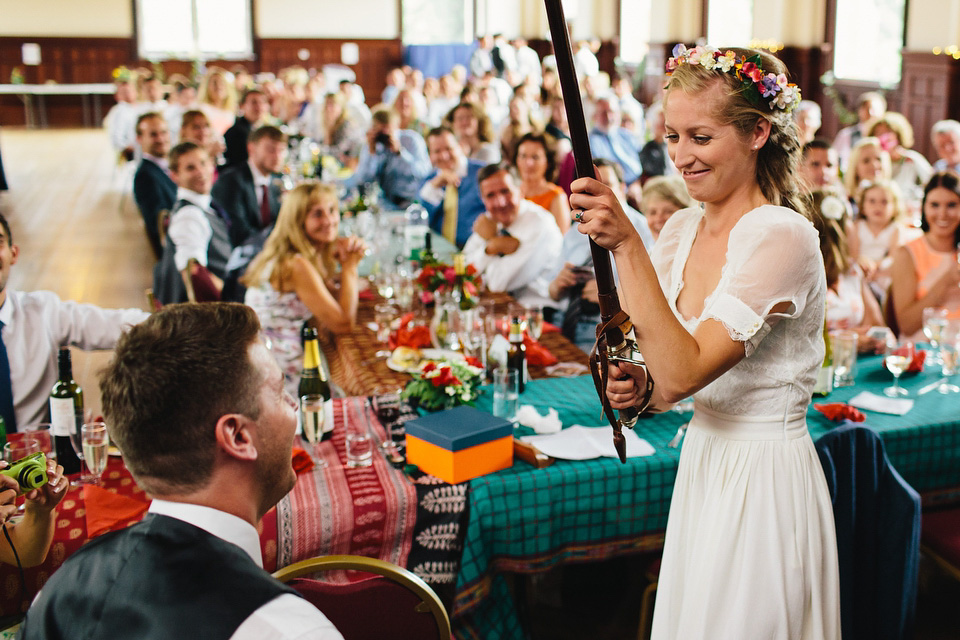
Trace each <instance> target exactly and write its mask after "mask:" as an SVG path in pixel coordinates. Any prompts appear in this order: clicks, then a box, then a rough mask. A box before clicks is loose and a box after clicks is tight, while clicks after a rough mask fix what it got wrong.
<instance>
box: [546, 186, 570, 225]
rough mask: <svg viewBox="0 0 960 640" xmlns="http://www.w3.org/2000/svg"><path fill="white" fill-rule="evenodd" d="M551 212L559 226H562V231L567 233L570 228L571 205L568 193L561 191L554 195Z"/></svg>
mask: <svg viewBox="0 0 960 640" xmlns="http://www.w3.org/2000/svg"><path fill="white" fill-rule="evenodd" d="M550 213H551V214H553V218H554V220H556V221H557V226H558V227H560V233H566V232H567V229H569V228H570V205H569V204H567V197H566V194H565V193H563V192H559V193H557V194H556V195H554V197H553V201H552V202H551V203H550Z"/></svg>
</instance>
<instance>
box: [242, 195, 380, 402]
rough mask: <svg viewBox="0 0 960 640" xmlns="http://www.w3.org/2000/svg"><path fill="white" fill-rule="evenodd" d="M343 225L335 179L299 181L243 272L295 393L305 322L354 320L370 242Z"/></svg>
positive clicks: (343, 327) (347, 324)
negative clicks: (345, 234)
mask: <svg viewBox="0 0 960 640" xmlns="http://www.w3.org/2000/svg"><path fill="white" fill-rule="evenodd" d="M339 229H340V206H339V199H338V197H337V190H336V187H334V186H333V185H328V184H324V183H319V182H306V183H304V184H301V185H298V186H297V187H295V188H294V189H293V190H291V191H290V192H288V193H287V194H286V196H285V197H284V200H283V206H282V207H281V208H280V215H279V216H278V218H277V224H276V225H275V226H274V228H273V231H271V232H270V236H269V237H268V238H267V241H266V243H265V244H264V247H263V251H261V252H260V254H259V255H258V256H257V257H256V258H254V260H253V262H251V263H250V266H249V267H248V268H247V272H246V275H244V277H243V279H242V281H243V283H244V284H245V285H246V286H247V292H246V297H245V298H244V302H246V304H247V305H249V306H250V307H252V308H253V309H254V311H256V312H257V316H258V317H259V318H260V323H261V325H262V326H263V331H264V333H265V334H266V335H267V337H269V338H270V344H271V347H270V349H271V351H272V352H273V355H274V357H275V358H276V360H277V362H278V363H279V364H280V368H281V370H282V371H283V374H284V378H285V385H286V388H287V389H288V390H289V391H290V392H291V393H292V394H295V393H296V388H297V383H298V381H299V379H300V368H301V366H302V364H303V345H302V343H301V340H300V328H301V327H302V326H303V323H304V322H305V321H307V320H310V321H311V322H312V323H314V324H315V325H317V326H318V327H321V328H324V329H327V330H329V331H332V332H334V333H340V332H345V331H349V330H351V329H352V328H353V326H354V324H355V323H356V320H357V304H358V300H359V297H358V291H359V289H358V286H359V276H358V275H357V265H359V263H360V261H361V260H362V259H363V255H364V251H365V249H366V247H365V246H364V244H363V242H362V241H361V240H360V239H359V238H356V237H349V238H340V237H338V233H339Z"/></svg>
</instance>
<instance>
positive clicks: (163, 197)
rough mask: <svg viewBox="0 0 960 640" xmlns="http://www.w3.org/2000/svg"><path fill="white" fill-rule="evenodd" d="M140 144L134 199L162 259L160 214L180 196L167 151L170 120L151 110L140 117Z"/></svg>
mask: <svg viewBox="0 0 960 640" xmlns="http://www.w3.org/2000/svg"><path fill="white" fill-rule="evenodd" d="M137 144H139V145H140V148H141V149H142V150H143V153H142V155H141V160H140V166H138V167H137V172H136V173H135V174H134V175H133V199H134V201H135V202H136V203H137V208H138V209H140V215H141V216H142V217H143V227H144V229H146V231H147V239H148V240H150V246H151V247H152V248H153V254H154V255H155V256H156V257H157V258H158V259H159V258H160V255H161V254H162V253H163V246H162V245H161V244H160V229H159V215H160V212H161V211H170V209H172V208H173V203H174V202H175V201H176V198H177V185H175V184H173V180H171V179H170V176H169V174H168V173H167V152H168V151H170V134H169V132H168V131H167V121H166V120H164V118H163V116H161V115H160V114H159V113H155V112H152V111H151V112H148V113H145V114H143V115H142V116H140V118H139V119H138V120H137Z"/></svg>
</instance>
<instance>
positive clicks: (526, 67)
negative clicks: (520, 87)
mask: <svg viewBox="0 0 960 640" xmlns="http://www.w3.org/2000/svg"><path fill="white" fill-rule="evenodd" d="M513 48H514V49H515V50H516V52H517V73H518V74H519V75H520V79H521V80H528V79H529V80H532V81H533V82H534V83H535V84H538V85H539V84H541V79H542V78H543V70H542V69H541V68H540V55H539V54H538V53H537V52H536V51H534V50H533V49H531V48H530V45H529V44H528V43H527V40H526V38H514V39H513Z"/></svg>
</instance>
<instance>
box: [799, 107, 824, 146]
mask: <svg viewBox="0 0 960 640" xmlns="http://www.w3.org/2000/svg"><path fill="white" fill-rule="evenodd" d="M793 121H794V122H796V123H797V134H798V135H799V136H800V144H801V145H806V144H809V143H811V142H813V140H814V138H816V136H817V131H819V130H820V127H821V126H822V125H823V112H822V111H821V110H820V105H819V104H817V103H816V102H814V101H813V100H801V101H800V104H798V105H797V108H796V109H795V110H794V112H793Z"/></svg>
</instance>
